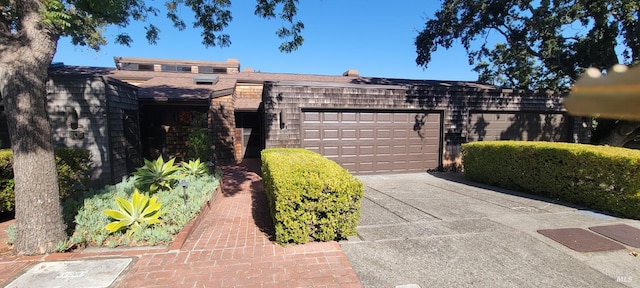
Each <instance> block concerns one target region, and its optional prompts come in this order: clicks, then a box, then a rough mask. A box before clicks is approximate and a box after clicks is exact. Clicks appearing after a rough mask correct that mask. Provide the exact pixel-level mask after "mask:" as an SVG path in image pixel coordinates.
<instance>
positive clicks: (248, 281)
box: [0, 163, 362, 287]
mask: <svg viewBox="0 0 640 288" xmlns="http://www.w3.org/2000/svg"><path fill="white" fill-rule="evenodd" d="M258 169H259V167H257V166H256V163H247V164H246V165H245V166H234V167H226V168H225V176H224V179H223V193H221V194H219V195H217V196H218V197H217V198H216V201H215V202H214V203H213V205H212V207H211V210H210V211H209V212H208V213H207V214H206V217H205V218H203V220H202V221H201V222H200V224H199V225H198V226H197V227H196V229H195V230H194V231H193V233H192V234H191V236H190V237H189V238H188V239H187V241H186V242H185V244H184V246H183V247H182V248H181V249H178V250H169V249H122V250H118V249H105V250H95V249H87V250H84V251H81V252H76V253H61V254H50V255H45V256H30V257H15V256H0V284H2V283H4V284H7V283H8V282H9V281H11V280H12V279H13V278H14V277H17V276H18V274H19V273H20V272H21V271H22V270H23V269H25V268H26V267H29V266H31V265H34V264H36V263H38V262H40V261H53V260H71V259H74V260H75V259H89V258H103V257H133V258H134V259H135V260H134V261H135V264H134V265H132V267H131V268H130V269H129V270H127V271H125V272H124V273H123V274H122V275H121V277H120V278H119V279H118V280H117V281H116V283H115V284H114V287H362V285H361V284H360V281H359V279H358V277H357V275H356V273H355V271H354V270H353V269H352V267H351V265H350V264H349V261H348V260H347V258H346V257H345V255H344V254H343V252H342V250H341V249H340V245H338V243H337V242H325V243H320V242H313V243H308V244H304V245H296V246H293V245H289V246H286V247H282V246H279V245H277V244H274V243H273V242H271V241H270V240H269V237H270V236H269V235H272V229H273V228H272V226H273V225H272V224H271V220H270V216H269V214H268V210H267V202H266V196H265V194H264V191H263V189H262V180H261V178H260V176H258V174H257V173H256V172H255V171H258Z"/></svg>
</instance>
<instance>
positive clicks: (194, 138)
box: [186, 128, 213, 162]
mask: <svg viewBox="0 0 640 288" xmlns="http://www.w3.org/2000/svg"><path fill="white" fill-rule="evenodd" d="M188 141H189V142H188V143H189V145H188V147H187V157H186V158H187V159H186V160H193V159H201V160H202V161H204V162H207V161H210V160H212V156H213V151H211V141H210V140H209V132H208V130H207V129H196V128H192V129H191V132H190V133H189V140H188Z"/></svg>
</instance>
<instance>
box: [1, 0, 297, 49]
mask: <svg viewBox="0 0 640 288" xmlns="http://www.w3.org/2000/svg"><path fill="white" fill-rule="evenodd" d="M16 2H21V1H19V0H16V1H13V0H0V7H2V14H1V15H0V23H2V26H1V27H0V29H1V30H2V32H3V33H4V34H5V36H8V35H10V34H16V33H17V32H19V31H18V30H19V27H18V25H17V24H18V20H19V19H18V15H17V14H16V10H15V5H17V4H16ZM36 2H41V8H40V9H41V11H40V12H41V17H42V22H41V23H42V24H45V25H47V26H48V27H47V28H48V29H49V30H50V31H51V32H52V33H54V34H57V35H59V36H68V37H70V38H71V41H72V43H73V44H74V45H80V46H88V47H90V48H92V49H95V50H98V49H100V46H103V45H105V44H106V43H107V41H106V39H105V36H104V35H103V32H104V29H105V28H106V26H108V25H115V26H118V27H122V28H125V27H127V26H128V25H129V24H130V23H132V22H142V23H145V26H144V29H145V30H146V39H147V41H149V43H152V44H155V43H156V41H157V40H158V39H159V37H160V30H159V29H158V27H157V26H156V25H154V24H153V23H152V22H151V17H155V16H158V15H159V14H160V13H161V11H166V17H167V19H169V20H170V21H171V23H172V24H173V26H174V27H175V28H176V29H178V30H184V29H186V28H187V23H186V22H185V20H184V19H182V18H181V17H180V15H179V12H180V11H181V9H183V8H187V9H190V10H192V11H193V12H194V16H195V17H194V19H193V23H192V25H193V27H194V28H197V29H200V30H201V31H202V32H201V36H202V44H203V45H205V46H207V47H209V46H229V45H230V44H231V37H230V36H229V35H228V34H225V33H224V29H225V28H226V27H227V26H228V25H229V23H230V22H231V20H232V19H233V17H232V15H231V10H230V9H231V0H167V1H166V2H164V3H162V5H163V9H160V8H159V7H158V6H153V5H152V4H158V3H154V2H153V1H144V0H114V1H99V0H63V1H59V0H41V1H36ZM297 4H298V0H256V6H255V7H256V8H255V15H257V16H259V17H262V18H266V19H271V18H280V19H281V20H283V22H284V23H285V25H283V26H282V27H281V28H280V29H278V30H277V31H276V34H277V35H278V36H279V37H280V38H282V39H283V40H284V42H283V43H282V45H281V46H280V50H281V51H283V52H292V51H294V50H296V49H297V48H298V47H300V45H302V43H303V41H304V38H303V37H302V34H301V33H302V30H303V29H304V24H303V23H302V22H300V21H298V20H297V19H296V15H297V12H298V10H297ZM114 41H115V42H116V43H118V44H123V45H127V46H128V45H130V44H131V43H132V42H133V38H132V37H131V36H130V35H129V34H128V33H127V32H121V33H119V34H118V35H116V36H115V39H114Z"/></svg>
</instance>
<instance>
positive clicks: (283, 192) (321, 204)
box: [261, 148, 364, 245]
mask: <svg viewBox="0 0 640 288" xmlns="http://www.w3.org/2000/svg"><path fill="white" fill-rule="evenodd" d="M261 156H262V174H263V176H262V178H263V181H264V188H265V191H266V194H267V198H268V202H269V210H270V212H271V217H272V218H273V223H274V226H275V234H276V235H275V237H276V239H275V240H276V242H277V243H280V244H283V245H284V244H286V243H306V242H308V241H312V240H319V241H331V240H336V239H344V238H346V236H350V235H355V234H356V226H357V225H358V221H359V220H360V203H361V199H362V196H364V185H363V184H362V182H360V181H359V180H358V179H356V178H355V177H353V176H352V175H351V174H349V172H348V171H347V170H345V169H344V168H342V167H340V165H338V164H337V163H335V162H333V161H331V160H328V159H326V158H324V157H322V155H320V154H317V153H315V152H312V151H309V150H305V149H300V148H275V149H266V150H263V151H262V155H261Z"/></svg>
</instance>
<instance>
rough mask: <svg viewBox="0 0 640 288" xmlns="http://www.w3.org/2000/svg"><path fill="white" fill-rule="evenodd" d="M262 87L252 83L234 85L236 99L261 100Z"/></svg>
mask: <svg viewBox="0 0 640 288" xmlns="http://www.w3.org/2000/svg"><path fill="white" fill-rule="evenodd" d="M263 87H264V85H262V84H252V83H238V84H237V85H236V90H235V93H236V97H237V98H251V99H261V98H262V90H263Z"/></svg>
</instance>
